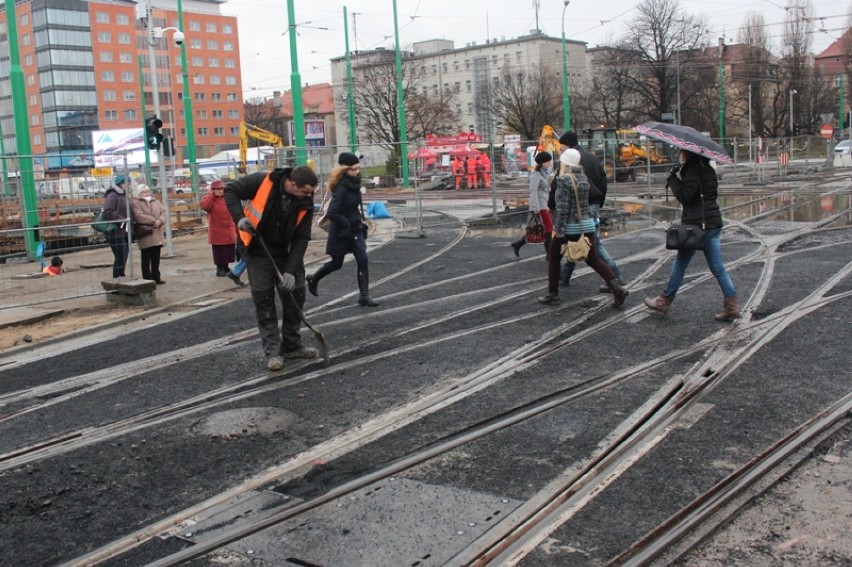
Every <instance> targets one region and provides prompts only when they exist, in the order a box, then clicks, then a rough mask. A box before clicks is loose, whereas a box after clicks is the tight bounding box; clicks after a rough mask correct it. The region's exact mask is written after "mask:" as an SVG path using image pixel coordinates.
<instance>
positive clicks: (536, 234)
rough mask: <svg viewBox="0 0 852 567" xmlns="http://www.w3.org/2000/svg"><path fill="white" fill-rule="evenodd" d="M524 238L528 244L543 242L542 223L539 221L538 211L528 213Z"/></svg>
mask: <svg viewBox="0 0 852 567" xmlns="http://www.w3.org/2000/svg"><path fill="white" fill-rule="evenodd" d="M524 238H525V239H526V241H527V242H528V243H530V244H539V243H540V242H544V223H543V222H542V221H541V215H540V214H539V213H532V214H531V215H530V220H529V222H528V223H527V228H526V234H525V235H524Z"/></svg>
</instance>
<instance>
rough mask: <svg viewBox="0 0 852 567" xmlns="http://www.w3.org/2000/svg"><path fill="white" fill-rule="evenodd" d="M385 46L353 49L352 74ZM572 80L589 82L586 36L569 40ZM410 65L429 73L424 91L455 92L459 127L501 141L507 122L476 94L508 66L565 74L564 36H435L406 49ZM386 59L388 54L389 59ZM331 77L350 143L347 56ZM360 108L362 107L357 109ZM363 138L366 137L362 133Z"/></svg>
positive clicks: (339, 131) (340, 134) (340, 138)
mask: <svg viewBox="0 0 852 567" xmlns="http://www.w3.org/2000/svg"><path fill="white" fill-rule="evenodd" d="M383 51H385V50H384V49H379V50H372V51H368V52H354V53H352V54H350V59H351V62H352V69H353V71H352V73H353V76H357V75H358V69H359V67H361V68H363V67H364V66H370V65H375V64H376V63H375V62H376V61H377V59H379V58H377V57H376V55H377V53H381V52H383ZM566 51H567V64H568V77H569V84H572V85H583V84H585V81H586V74H587V64H586V44H585V43H584V42H581V41H574V40H568V41H566ZM403 57H405V59H406V63H407V66H408V68H411V69H416V70H417V71H418V72H421V73H423V72H425V73H426V75H427V77H428V78H427V80H426V81H424V82H422V84H421V88H422V89H424V93H428V94H432V95H435V96H437V95H438V94H439V92H441V90H442V89H443V91H444V92H453V93H454V99H453V104H454V105H455V110H456V111H457V113H458V114H459V116H461V122H460V124H459V125H458V129H457V130H456V131H457V132H459V131H467V132H471V131H472V132H475V133H476V134H479V135H482V136H483V139H484V140H485V141H488V140H489V138H491V139H493V141H495V142H496V143H502V135H503V134H504V133H511V132H503V130H502V124H500V123H498V122H497V121H496V120H495V119H494V118H493V117H492V116H490V115H489V114H488V113H487V112H486V111H484V110H483V109H482V108H481V105H477V104H476V97H477V93H478V92H480V91H482V90H483V89H484V88H485V87H486V86H487V85H488V83H489V82H495V81H499V79H500V74H501V72H502V70H503V69H505V68H508V69H511V70H522V71H524V72H526V73H530V72H532V71H533V70H535V69H536V68H541V69H543V70H546V71H548V72H553V73H555V74H557V75H558V76H560V77H561V76H562V40H561V39H560V38H554V37H549V36H547V35H544V34H542V33H539V32H533V33H531V34H530V35H526V36H522V37H518V38H515V39H508V40H507V39H499V40H498V39H493V40H488V41H486V42H485V43H484V44H476V43H468V44H466V45H465V46H464V47H460V48H456V47H455V43H454V42H453V41H451V40H446V39H434V40H429V41H424V42H419V43H415V44H413V47H412V50H411V51H406V52H405V53H404V54H403ZM384 60H386V58H385V59H384ZM331 63H332V64H331V80H332V88H333V90H334V99H335V101H337V102H336V109H337V111H336V113H335V123H336V128H335V130H336V132H335V133H336V136H337V142H336V143H337V144H338V145H344V144H346V143H347V140H348V136H349V122H348V115H347V108H346V105H345V104H341V103H340V101H345V100H346V92H347V84H346V58H345V57H337V58H333V59H332V60H331ZM356 112H357V109H356ZM358 140H359V141H364V140H363V139H362V136H361V135H360V133H359V136H358Z"/></svg>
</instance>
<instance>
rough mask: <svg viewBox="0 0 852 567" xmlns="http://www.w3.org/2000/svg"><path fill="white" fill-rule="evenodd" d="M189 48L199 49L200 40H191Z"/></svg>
mask: <svg viewBox="0 0 852 567" xmlns="http://www.w3.org/2000/svg"><path fill="white" fill-rule="evenodd" d="M189 47H191V48H192V49H201V40H200V39H193V40H191V41H190V42H189Z"/></svg>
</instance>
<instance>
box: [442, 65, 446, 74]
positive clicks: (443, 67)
mask: <svg viewBox="0 0 852 567" xmlns="http://www.w3.org/2000/svg"><path fill="white" fill-rule="evenodd" d="M441 69H442V70H443V71H444V73H446V72H447V64H446V63H441Z"/></svg>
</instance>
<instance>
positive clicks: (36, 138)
mask: <svg viewBox="0 0 852 567" xmlns="http://www.w3.org/2000/svg"><path fill="white" fill-rule="evenodd" d="M33 144H35V145H36V146H40V145H41V134H33Z"/></svg>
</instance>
